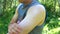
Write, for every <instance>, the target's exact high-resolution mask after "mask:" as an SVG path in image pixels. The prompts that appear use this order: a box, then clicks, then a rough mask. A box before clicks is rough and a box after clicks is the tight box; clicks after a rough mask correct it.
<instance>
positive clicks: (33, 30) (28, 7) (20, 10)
mask: <svg viewBox="0 0 60 34" xmlns="http://www.w3.org/2000/svg"><path fill="white" fill-rule="evenodd" d="M19 2H20V4H19V6H18V7H17V9H16V12H15V14H14V16H13V18H12V20H11V22H10V25H9V27H8V34H42V30H43V26H44V20H45V14H46V12H45V8H44V6H43V5H41V4H40V3H39V2H38V1H37V0H19Z"/></svg>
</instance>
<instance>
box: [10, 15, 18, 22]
mask: <svg viewBox="0 0 60 34" xmlns="http://www.w3.org/2000/svg"><path fill="white" fill-rule="evenodd" d="M17 19H18V16H17V15H14V16H13V18H12V20H11V21H10V23H16V22H17Z"/></svg>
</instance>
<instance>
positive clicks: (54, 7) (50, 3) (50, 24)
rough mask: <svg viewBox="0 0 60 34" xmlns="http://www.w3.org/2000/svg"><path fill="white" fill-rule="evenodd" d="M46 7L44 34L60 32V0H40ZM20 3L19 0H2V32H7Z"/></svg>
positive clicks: (0, 20) (0, 26)
mask: <svg viewBox="0 0 60 34" xmlns="http://www.w3.org/2000/svg"><path fill="white" fill-rule="evenodd" d="M39 2H41V3H42V4H43V5H44V6H45V8H46V14H47V16H46V24H45V27H44V29H43V34H59V33H60V0H39ZM17 5H18V1H17V0H0V34H6V33H7V31H8V30H7V29H8V25H9V22H10V20H11V18H12V17H13V15H14V13H15V9H16V7H17Z"/></svg>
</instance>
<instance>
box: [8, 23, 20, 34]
mask: <svg viewBox="0 0 60 34" xmlns="http://www.w3.org/2000/svg"><path fill="white" fill-rule="evenodd" d="M20 32H21V28H20V26H19V25H18V24H17V23H13V24H10V25H9V27H8V33H9V34H19V33H20Z"/></svg>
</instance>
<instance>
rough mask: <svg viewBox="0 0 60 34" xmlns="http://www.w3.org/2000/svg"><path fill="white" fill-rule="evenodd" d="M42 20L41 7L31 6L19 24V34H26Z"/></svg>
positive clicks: (43, 13)
mask: <svg viewBox="0 0 60 34" xmlns="http://www.w3.org/2000/svg"><path fill="white" fill-rule="evenodd" d="M44 19H45V8H44V7H43V6H42V5H36V6H32V7H31V8H29V10H28V12H27V15H26V17H25V18H24V19H23V20H22V21H21V22H20V23H19V25H20V28H21V29H22V31H21V32H20V34H28V33H29V32H31V31H32V30H33V29H34V28H35V27H36V26H37V25H38V24H40V23H41V20H44Z"/></svg>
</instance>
